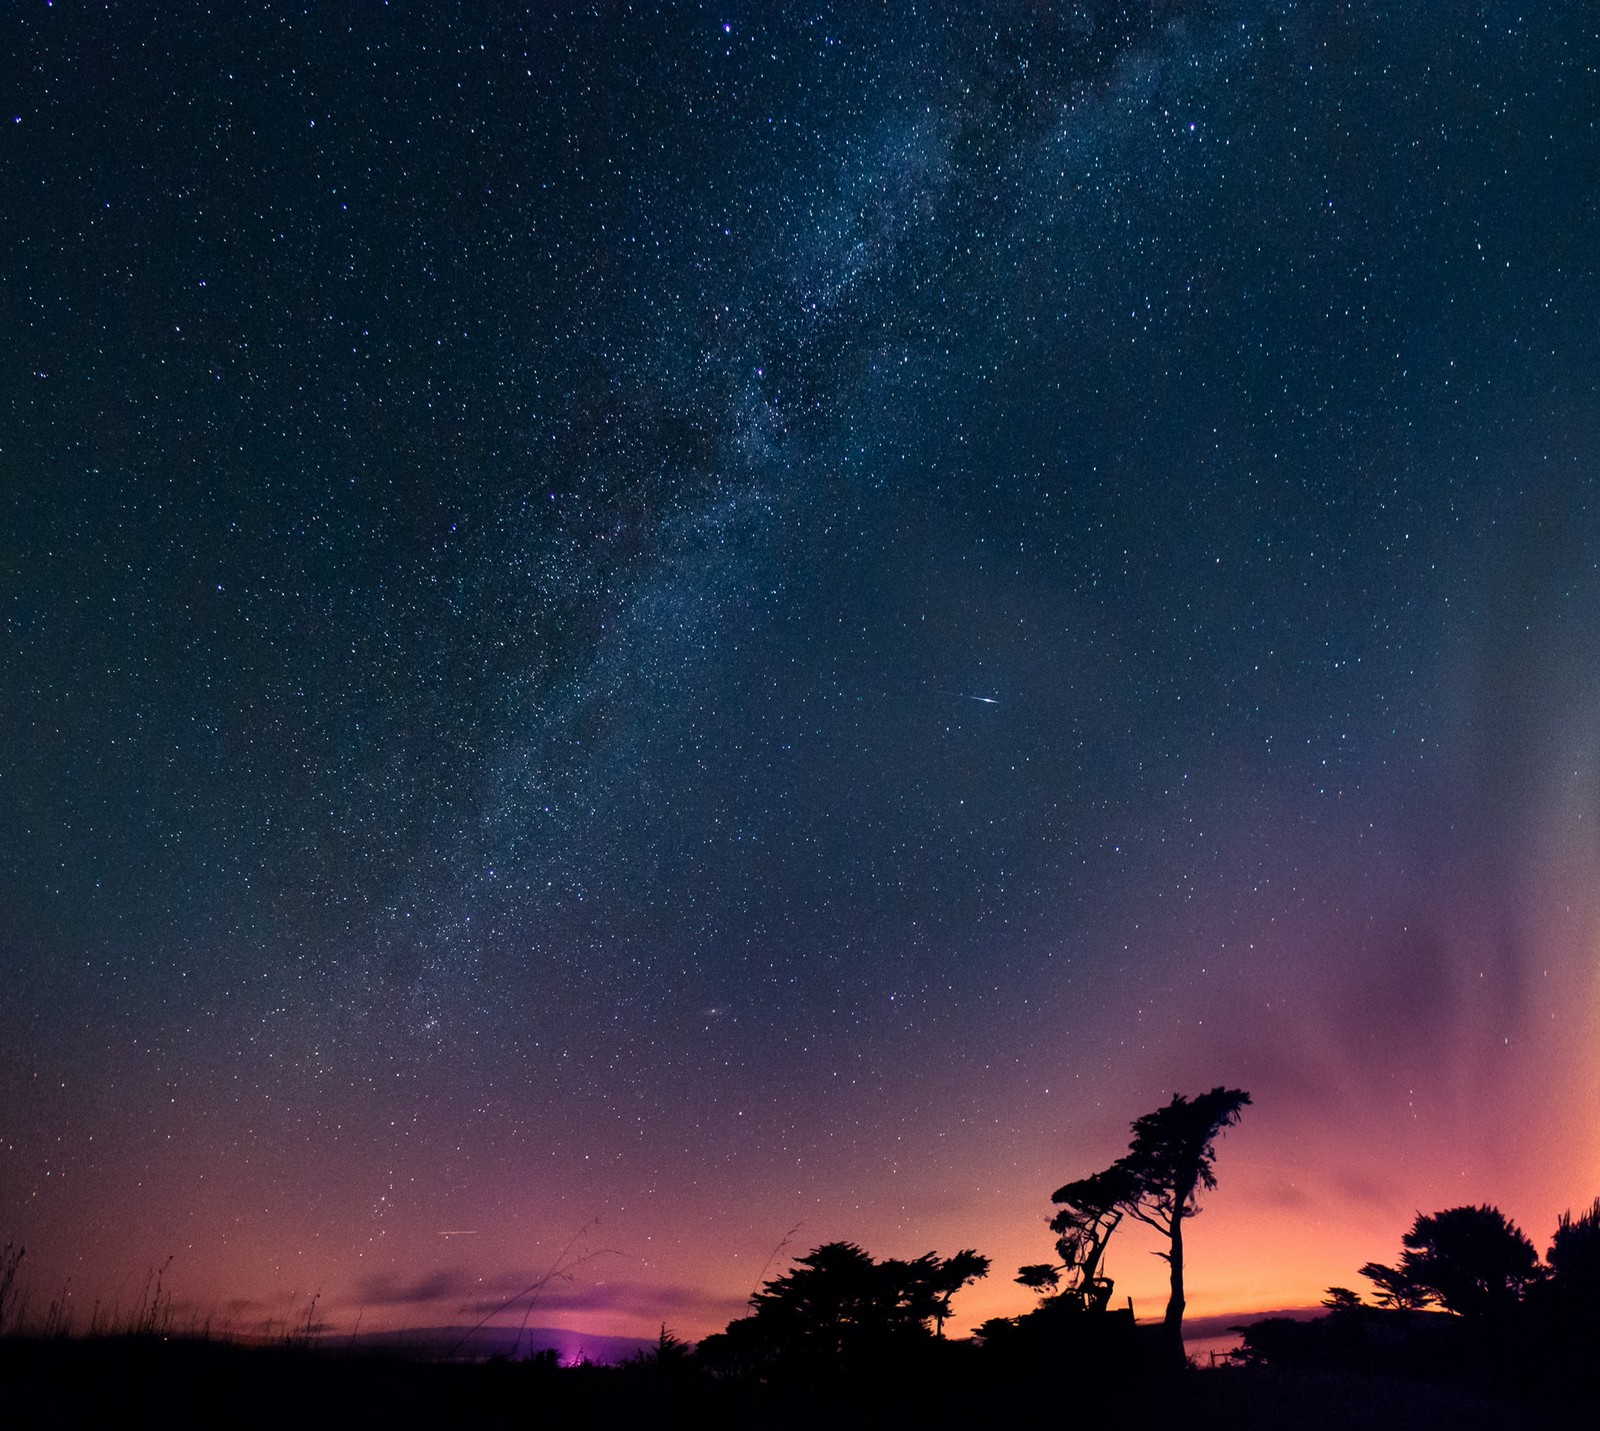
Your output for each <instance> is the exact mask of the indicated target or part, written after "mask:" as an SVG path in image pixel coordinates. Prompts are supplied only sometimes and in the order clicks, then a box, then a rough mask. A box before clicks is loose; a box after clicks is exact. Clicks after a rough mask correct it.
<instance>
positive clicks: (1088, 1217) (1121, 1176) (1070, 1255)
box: [1050, 1158, 1140, 1310]
mask: <svg viewBox="0 0 1600 1431" xmlns="http://www.w3.org/2000/svg"><path fill="white" fill-rule="evenodd" d="M1139 1192H1140V1186H1139V1182H1138V1178H1137V1177H1136V1176H1135V1174H1134V1172H1133V1170H1132V1169H1131V1168H1130V1167H1129V1165H1128V1160H1127V1159H1126V1158H1119V1159H1118V1160H1117V1161H1116V1162H1114V1163H1113V1164H1112V1165H1111V1166H1110V1167H1109V1168H1106V1169H1105V1170H1104V1171H1103V1172H1098V1173H1091V1174H1090V1175H1089V1176H1088V1177H1086V1178H1079V1179H1078V1180H1077V1181H1076V1182H1071V1183H1068V1184H1066V1186H1064V1187H1059V1188H1057V1189H1056V1190H1055V1192H1054V1193H1052V1194H1051V1196H1050V1201H1051V1202H1053V1203H1057V1204H1059V1205H1060V1207H1061V1211H1060V1212H1058V1213H1057V1214H1056V1215H1055V1216H1054V1217H1053V1218H1051V1219H1050V1230H1051V1231H1052V1232H1053V1233H1055V1234H1056V1255H1057V1256H1059V1257H1060V1258H1061V1261H1062V1265H1063V1267H1064V1268H1065V1269H1066V1270H1068V1271H1070V1272H1071V1273H1072V1275H1073V1279H1074V1280H1073V1284H1072V1287H1071V1288H1070V1289H1069V1290H1070V1291H1072V1292H1074V1293H1075V1294H1076V1295H1077V1297H1078V1298H1079V1299H1080V1300H1081V1302H1082V1304H1083V1306H1084V1307H1085V1308H1086V1309H1090V1310H1097V1309H1100V1308H1103V1307H1104V1306H1105V1305H1106V1303H1108V1302H1109V1301H1110V1300H1111V1286H1112V1284H1111V1279H1110V1278H1109V1277H1106V1276H1104V1275H1102V1271H1101V1268H1102V1264H1103V1261H1104V1258H1105V1253H1106V1244H1107V1243H1108V1242H1109V1241H1110V1240H1111V1234H1112V1233H1113V1232H1115V1231H1116V1230H1117V1225H1118V1224H1119V1223H1120V1222H1121V1221H1122V1219H1123V1217H1124V1216H1126V1215H1127V1214H1128V1213H1129V1212H1131V1211H1132V1210H1133V1207H1134V1206H1135V1204H1136V1202H1137V1200H1138V1197H1139Z"/></svg>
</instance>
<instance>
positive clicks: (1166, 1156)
mask: <svg viewBox="0 0 1600 1431" xmlns="http://www.w3.org/2000/svg"><path fill="white" fill-rule="evenodd" d="M1249 1102H1250V1095H1249V1094H1248V1093H1246V1092H1245V1091H1244V1090H1243V1089H1240V1088H1222V1087H1217V1088H1213V1089H1212V1090H1211V1091H1210V1092H1209V1093H1201V1094H1199V1095H1197V1096H1196V1097H1195V1098H1194V1099H1193V1100H1192V1101H1191V1100H1190V1099H1187V1098H1185V1097H1184V1096H1183V1095H1182V1094H1181V1093H1180V1094H1174V1095H1173V1099H1172V1102H1170V1103H1168V1104H1167V1105H1166V1106H1165V1107H1164V1108H1158V1109H1156V1111H1155V1112H1154V1113H1146V1114H1145V1115H1144V1116H1143V1117H1142V1118H1138V1119H1135V1120H1134V1124H1133V1141H1132V1142H1131V1143H1130V1144H1129V1145H1128V1154H1127V1156H1126V1157H1125V1158H1123V1159H1120V1160H1119V1162H1120V1164H1121V1165H1122V1166H1125V1167H1126V1169H1127V1171H1128V1173H1129V1174H1130V1175H1131V1177H1132V1180H1133V1185H1134V1187H1135V1189H1136V1196H1135V1197H1134V1199H1133V1200H1132V1201H1131V1202H1129V1203H1127V1204H1125V1206H1126V1207H1127V1211H1128V1213H1129V1214H1130V1215H1131V1216H1133V1217H1135V1218H1137V1219H1138V1220H1139V1221H1140V1222H1143V1223H1146V1224H1148V1225H1149V1226H1151V1227H1153V1228H1155V1229H1156V1230H1157V1231H1158V1232H1160V1233H1162V1234H1163V1235H1164V1236H1165V1237H1166V1238H1167V1250H1166V1251H1165V1252H1161V1253H1158V1254H1157V1256H1159V1257H1161V1258H1163V1259H1165V1261H1166V1263H1167V1266H1168V1268H1169V1270H1170V1273H1171V1279H1170V1280H1171V1287H1172V1291H1171V1295H1170V1296H1169V1297H1168V1299H1167V1313H1166V1316H1165V1318H1163V1320H1162V1328H1163V1337H1164V1340H1165V1342H1166V1345H1167V1355H1168V1357H1169V1358H1170V1359H1171V1360H1172V1361H1173V1362H1174V1364H1176V1365H1179V1366H1181V1365H1183V1364H1184V1363H1185V1361H1186V1357H1185V1355H1184V1350H1183V1309H1184V1290H1183V1224H1184V1223H1185V1222H1186V1221H1188V1219H1189V1218H1191V1217H1193V1216H1194V1215H1195V1214H1196V1213H1197V1212H1199V1211H1200V1203H1199V1199H1200V1192H1201V1190H1202V1189H1205V1190H1207V1191H1209V1190H1210V1189H1212V1188H1214V1187H1216V1185H1217V1178H1216V1174H1215V1172H1214V1171H1213V1164H1214V1160H1215V1158H1216V1148H1215V1146H1214V1145H1215V1143H1216V1139H1217V1136H1218V1134H1220V1133H1221V1132H1222V1131H1223V1129H1225V1128H1231V1127H1232V1126H1233V1125H1234V1124H1235V1123H1237V1122H1238V1121H1239V1116H1240V1114H1241V1113H1242V1112H1243V1111H1244V1109H1245V1107H1246V1106H1247V1105H1248V1104H1249Z"/></svg>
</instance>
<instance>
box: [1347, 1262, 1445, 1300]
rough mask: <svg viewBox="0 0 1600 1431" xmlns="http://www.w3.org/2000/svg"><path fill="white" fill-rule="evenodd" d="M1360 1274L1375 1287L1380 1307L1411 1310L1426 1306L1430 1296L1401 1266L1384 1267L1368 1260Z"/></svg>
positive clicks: (1379, 1263)
mask: <svg viewBox="0 0 1600 1431" xmlns="http://www.w3.org/2000/svg"><path fill="white" fill-rule="evenodd" d="M1361 1275H1362V1276H1363V1277H1365V1278H1366V1279H1367V1281H1369V1282H1371V1283H1372V1284H1373V1286H1375V1287H1376V1288H1377V1292H1376V1294H1375V1295H1376V1296H1377V1299H1378V1305H1379V1306H1380V1307H1387V1308H1389V1309H1390V1310H1391V1311H1396V1312H1413V1311H1417V1310H1418V1309H1420V1308H1422V1307H1426V1306H1427V1305H1428V1303H1429V1301H1430V1300H1431V1296H1430V1294H1429V1292H1428V1289H1427V1288H1426V1287H1420V1286H1418V1285H1417V1283H1416V1282H1414V1281H1413V1280H1412V1278H1411V1274H1410V1273H1408V1272H1407V1271H1405V1269H1404V1268H1401V1267H1386V1266H1384V1264H1383V1263H1381V1262H1368V1263H1367V1264H1366V1265H1365V1266H1364V1267H1362V1269H1361Z"/></svg>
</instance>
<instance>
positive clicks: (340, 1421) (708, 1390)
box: [0, 1319, 1594, 1431]
mask: <svg viewBox="0 0 1600 1431" xmlns="http://www.w3.org/2000/svg"><path fill="white" fill-rule="evenodd" d="M1119 1322H1120V1319H1117V1320H1116V1321H1112V1322H1108V1323H1107V1325H1106V1326H1105V1328H1104V1329H1103V1331H1102V1332H1101V1333H1100V1334H1098V1335H1097V1336H1096V1337H1094V1338H1091V1339H1090V1340H1088V1341H1085V1342H1084V1343H1082V1344H1081V1345H1079V1346H1077V1347H1075V1348H1071V1347H1061V1348H1059V1349H1058V1352H1059V1354H1058V1355H1055V1356H1053V1357H1051V1358H1049V1359H1048V1360H1039V1359H1035V1358H1032V1357H1022V1356H1019V1355H1017V1354H1016V1352H1015V1349H1008V1350H1007V1351H1005V1352H1003V1353H1002V1352H999V1351H997V1350H996V1349H993V1348H991V1349H985V1348H984V1347H982V1346H981V1345H979V1344H975V1343H972V1342H964V1341H946V1342H939V1343H934V1344H932V1345H923V1346H920V1347H918V1348H916V1349H915V1350H914V1351H910V1350H908V1351H907V1352H906V1353H905V1354H903V1355H898V1356H896V1355H893V1354H891V1355H889V1356H887V1357H886V1359H885V1360H884V1361H883V1362H882V1363H881V1364H880V1365H877V1366H874V1367H872V1368H868V1369H863V1370H860V1371H857V1372H855V1373H853V1374H850V1375H845V1376H832V1377H829V1376H814V1377H807V1378H805V1379H787V1378H769V1379H765V1380H760V1379H751V1378H745V1377H739V1376H729V1375H726V1374H723V1375H716V1374H713V1373H712V1372H711V1371H709V1370H708V1369H707V1368H706V1367H705V1366H704V1365H703V1364H702V1363H701V1362H700V1361H699V1360H698V1359H697V1358H696V1357H695V1356H694V1355H693V1354H692V1353H691V1352H690V1351H689V1349H688V1348H686V1347H682V1346H681V1345H678V1344H674V1343H670V1342H667V1341H664V1342H663V1347H662V1348H661V1349H659V1350H658V1351H657V1352H656V1353H654V1354H652V1355H649V1356H644V1357H640V1358H637V1359H635V1360H633V1361H631V1362H627V1363H624V1364H622V1365H620V1366H611V1367H605V1366H584V1365H580V1366H574V1367H562V1366H560V1365H559V1364H558V1363H557V1361H556V1359H555V1358H554V1357H553V1356H550V1355H548V1354H546V1355H540V1356H534V1357H531V1358H528V1359H526V1360H523V1361H509V1360H500V1359H496V1360H491V1361H488V1362H479V1363H459V1362H458V1363H445V1362H427V1361H418V1360H412V1359H407V1358H403V1357H398V1356H382V1355H376V1354H372V1353H370V1352H369V1353H354V1352H348V1351H334V1350H331V1349H318V1348H288V1347H278V1348H260V1347H243V1346H238V1345H233V1344H229V1343H225V1342H216V1341H203V1340H195V1339H182V1338H160V1337H143V1336H118V1337H99V1338H81V1339H68V1338H55V1339H40V1338H27V1337H12V1338H5V1339H3V1340H0V1385H3V1386H4V1387H5V1390H6V1401H7V1420H8V1424H9V1425H11V1426H16V1427H33V1426H39V1427H44V1426H49V1427H53V1428H54V1427H64V1426H86V1425H107V1424H120V1425H128V1424H135V1425H137V1424H150V1425H154V1426H159V1427H162V1428H184V1427H199V1426H208V1427H214V1426H234V1427H246V1428H254V1427H261V1428H269V1427H270V1428H273V1431H281V1428H283V1427H285V1426H293V1425H299V1424H307V1423H316V1424H331V1425H345V1426H376V1425H383V1426H386V1427H407V1426H477V1425H485V1424H492V1425H495V1426H498V1427H512V1426H533V1427H541V1426H550V1427H569V1426H570V1427H612V1426H639V1425H652V1424H669V1425H686V1426H695V1427H736V1426H737V1427H742V1426H763V1427H779V1428H801V1427H811V1426H819V1427H826V1428H828V1431H839V1428H847V1427H856V1426H861V1427H866V1426H873V1427H884V1426H896V1425H899V1426H905V1425H919V1424H927V1425H930V1426H931V1425H944V1426H960V1425H1014V1426H1023V1425H1043V1424H1047V1423H1049V1422H1053V1421H1059V1420H1061V1419H1062V1418H1063V1417H1065V1418H1066V1419H1067V1420H1069V1421H1071V1422H1072V1423H1074V1424H1078V1425H1086V1426H1092V1425H1095V1424H1097V1423H1098V1424H1103V1425H1107V1426H1118V1427H1125V1428H1140V1427H1158V1426H1173V1425H1179V1424H1181V1425H1184V1426H1186V1427H1198V1428H1207V1427H1216V1428H1224V1427H1227V1428H1243V1431H1252V1428H1277V1427H1286V1426H1292V1427H1295V1428H1305V1431H1322V1428H1327V1431H1353V1428H1364V1427H1373V1428H1378V1427H1383V1428H1392V1427H1422V1428H1431V1427H1441V1428H1443V1427H1449V1428H1453V1431H1476V1429H1477V1428H1483V1431H1489V1428H1494V1431H1518V1428H1546V1427H1548V1428H1554V1431H1566V1428H1572V1431H1577V1428H1579V1427H1583V1428H1588V1427H1591V1426H1592V1425H1593V1424H1594V1420H1593V1406H1592V1404H1586V1402H1587V1399H1586V1398H1566V1397H1561V1396H1546V1395H1541V1394H1540V1393H1539V1392H1538V1391H1536V1390H1534V1389H1531V1388H1530V1387H1529V1386H1527V1385H1522V1386H1517V1385H1515V1384H1513V1383H1514V1381H1515V1378H1512V1380H1511V1381H1507V1379H1506V1378H1504V1377H1497V1376H1482V1377H1479V1376H1471V1375H1467V1376H1463V1375H1459V1374H1452V1375H1438V1374H1436V1375H1424V1374H1417V1373H1414V1372H1408V1371H1401V1370H1396V1369H1387V1370H1378V1371H1372V1370H1357V1369H1352V1368H1348V1367H1339V1366H1334V1365H1326V1364H1323V1365H1317V1364H1309V1363H1296V1362H1285V1363H1284V1364H1282V1365H1263V1366H1248V1367H1225V1368H1216V1369H1207V1370H1199V1369H1192V1368H1191V1369H1188V1370H1186V1371H1184V1372H1182V1373H1178V1374H1174V1373H1172V1372H1170V1371H1168V1370H1166V1364H1165V1360H1164V1357H1163V1356H1162V1351H1163V1348H1162V1345H1161V1342H1160V1340H1159V1336H1156V1337H1151V1338H1146V1337H1144V1336H1142V1335H1141V1334H1140V1333H1142V1332H1144V1331H1146V1330H1154V1331H1157V1332H1159V1329H1135V1328H1133V1327H1132V1326H1131V1324H1130V1325H1127V1326H1126V1327H1122V1326H1119V1325H1118V1323H1119Z"/></svg>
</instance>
